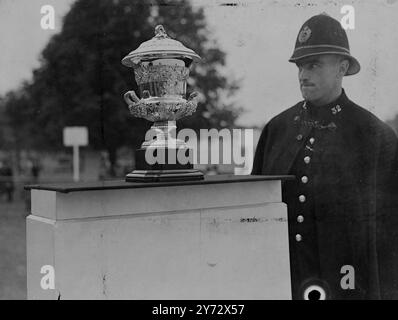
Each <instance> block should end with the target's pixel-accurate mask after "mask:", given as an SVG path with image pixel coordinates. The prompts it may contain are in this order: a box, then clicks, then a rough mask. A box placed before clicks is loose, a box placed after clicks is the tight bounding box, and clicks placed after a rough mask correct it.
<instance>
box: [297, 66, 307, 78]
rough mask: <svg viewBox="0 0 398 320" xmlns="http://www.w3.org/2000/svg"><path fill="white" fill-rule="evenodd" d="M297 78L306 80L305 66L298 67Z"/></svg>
mask: <svg viewBox="0 0 398 320" xmlns="http://www.w3.org/2000/svg"><path fill="white" fill-rule="evenodd" d="M299 80H300V81H303V80H308V72H307V70H305V68H302V67H299Z"/></svg>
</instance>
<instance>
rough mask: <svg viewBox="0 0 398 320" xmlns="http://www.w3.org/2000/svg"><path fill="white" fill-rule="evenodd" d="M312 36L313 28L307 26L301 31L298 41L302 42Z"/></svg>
mask: <svg viewBox="0 0 398 320" xmlns="http://www.w3.org/2000/svg"><path fill="white" fill-rule="evenodd" d="M310 37H311V29H310V28H308V26H305V27H304V28H303V29H302V30H301V31H300V33H299V36H298V41H299V42H300V43H304V42H306V41H307V40H308V39H309V38H310Z"/></svg>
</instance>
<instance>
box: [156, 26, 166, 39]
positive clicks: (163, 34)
mask: <svg viewBox="0 0 398 320" xmlns="http://www.w3.org/2000/svg"><path fill="white" fill-rule="evenodd" d="M155 38H168V36H167V33H166V30H164V27H163V26H162V25H161V24H158V25H157V26H156V27H155Z"/></svg>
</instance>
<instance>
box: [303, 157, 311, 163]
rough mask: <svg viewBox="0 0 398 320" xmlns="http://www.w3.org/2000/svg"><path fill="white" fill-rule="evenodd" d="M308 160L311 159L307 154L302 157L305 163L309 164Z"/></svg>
mask: <svg viewBox="0 0 398 320" xmlns="http://www.w3.org/2000/svg"><path fill="white" fill-rule="evenodd" d="M310 161H311V158H310V157H309V156H306V157H304V162H305V163H306V164H309V163H310Z"/></svg>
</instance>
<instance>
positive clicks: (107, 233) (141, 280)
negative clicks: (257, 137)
mask: <svg viewBox="0 0 398 320" xmlns="http://www.w3.org/2000/svg"><path fill="white" fill-rule="evenodd" d="M282 178H283V177H282ZM282 178H278V177H261V176H245V177H244V176H242V177H236V176H235V177H220V176H215V177H206V180H205V181H195V182H191V183H189V182H188V183H187V182H185V183H181V182H180V183H157V184H143V183H126V182H123V181H116V182H107V183H102V184H101V183H91V184H89V183H85V184H84V183H81V184H69V185H52V186H34V187H32V190H31V193H32V214H31V215H29V216H28V217H27V285H28V293H27V295H28V299H57V298H60V299H290V298H291V288H290V268H289V247H288V225H287V207H286V205H285V204H284V203H282V202H281V180H280V179H282ZM45 265H49V266H52V267H53V268H54V270H55V282H54V283H55V287H54V288H53V289H51V288H49V289H43V287H42V286H41V282H42V279H43V277H47V279H48V276H49V274H42V273H41V269H42V267H43V266H45ZM44 287H46V286H44Z"/></svg>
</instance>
